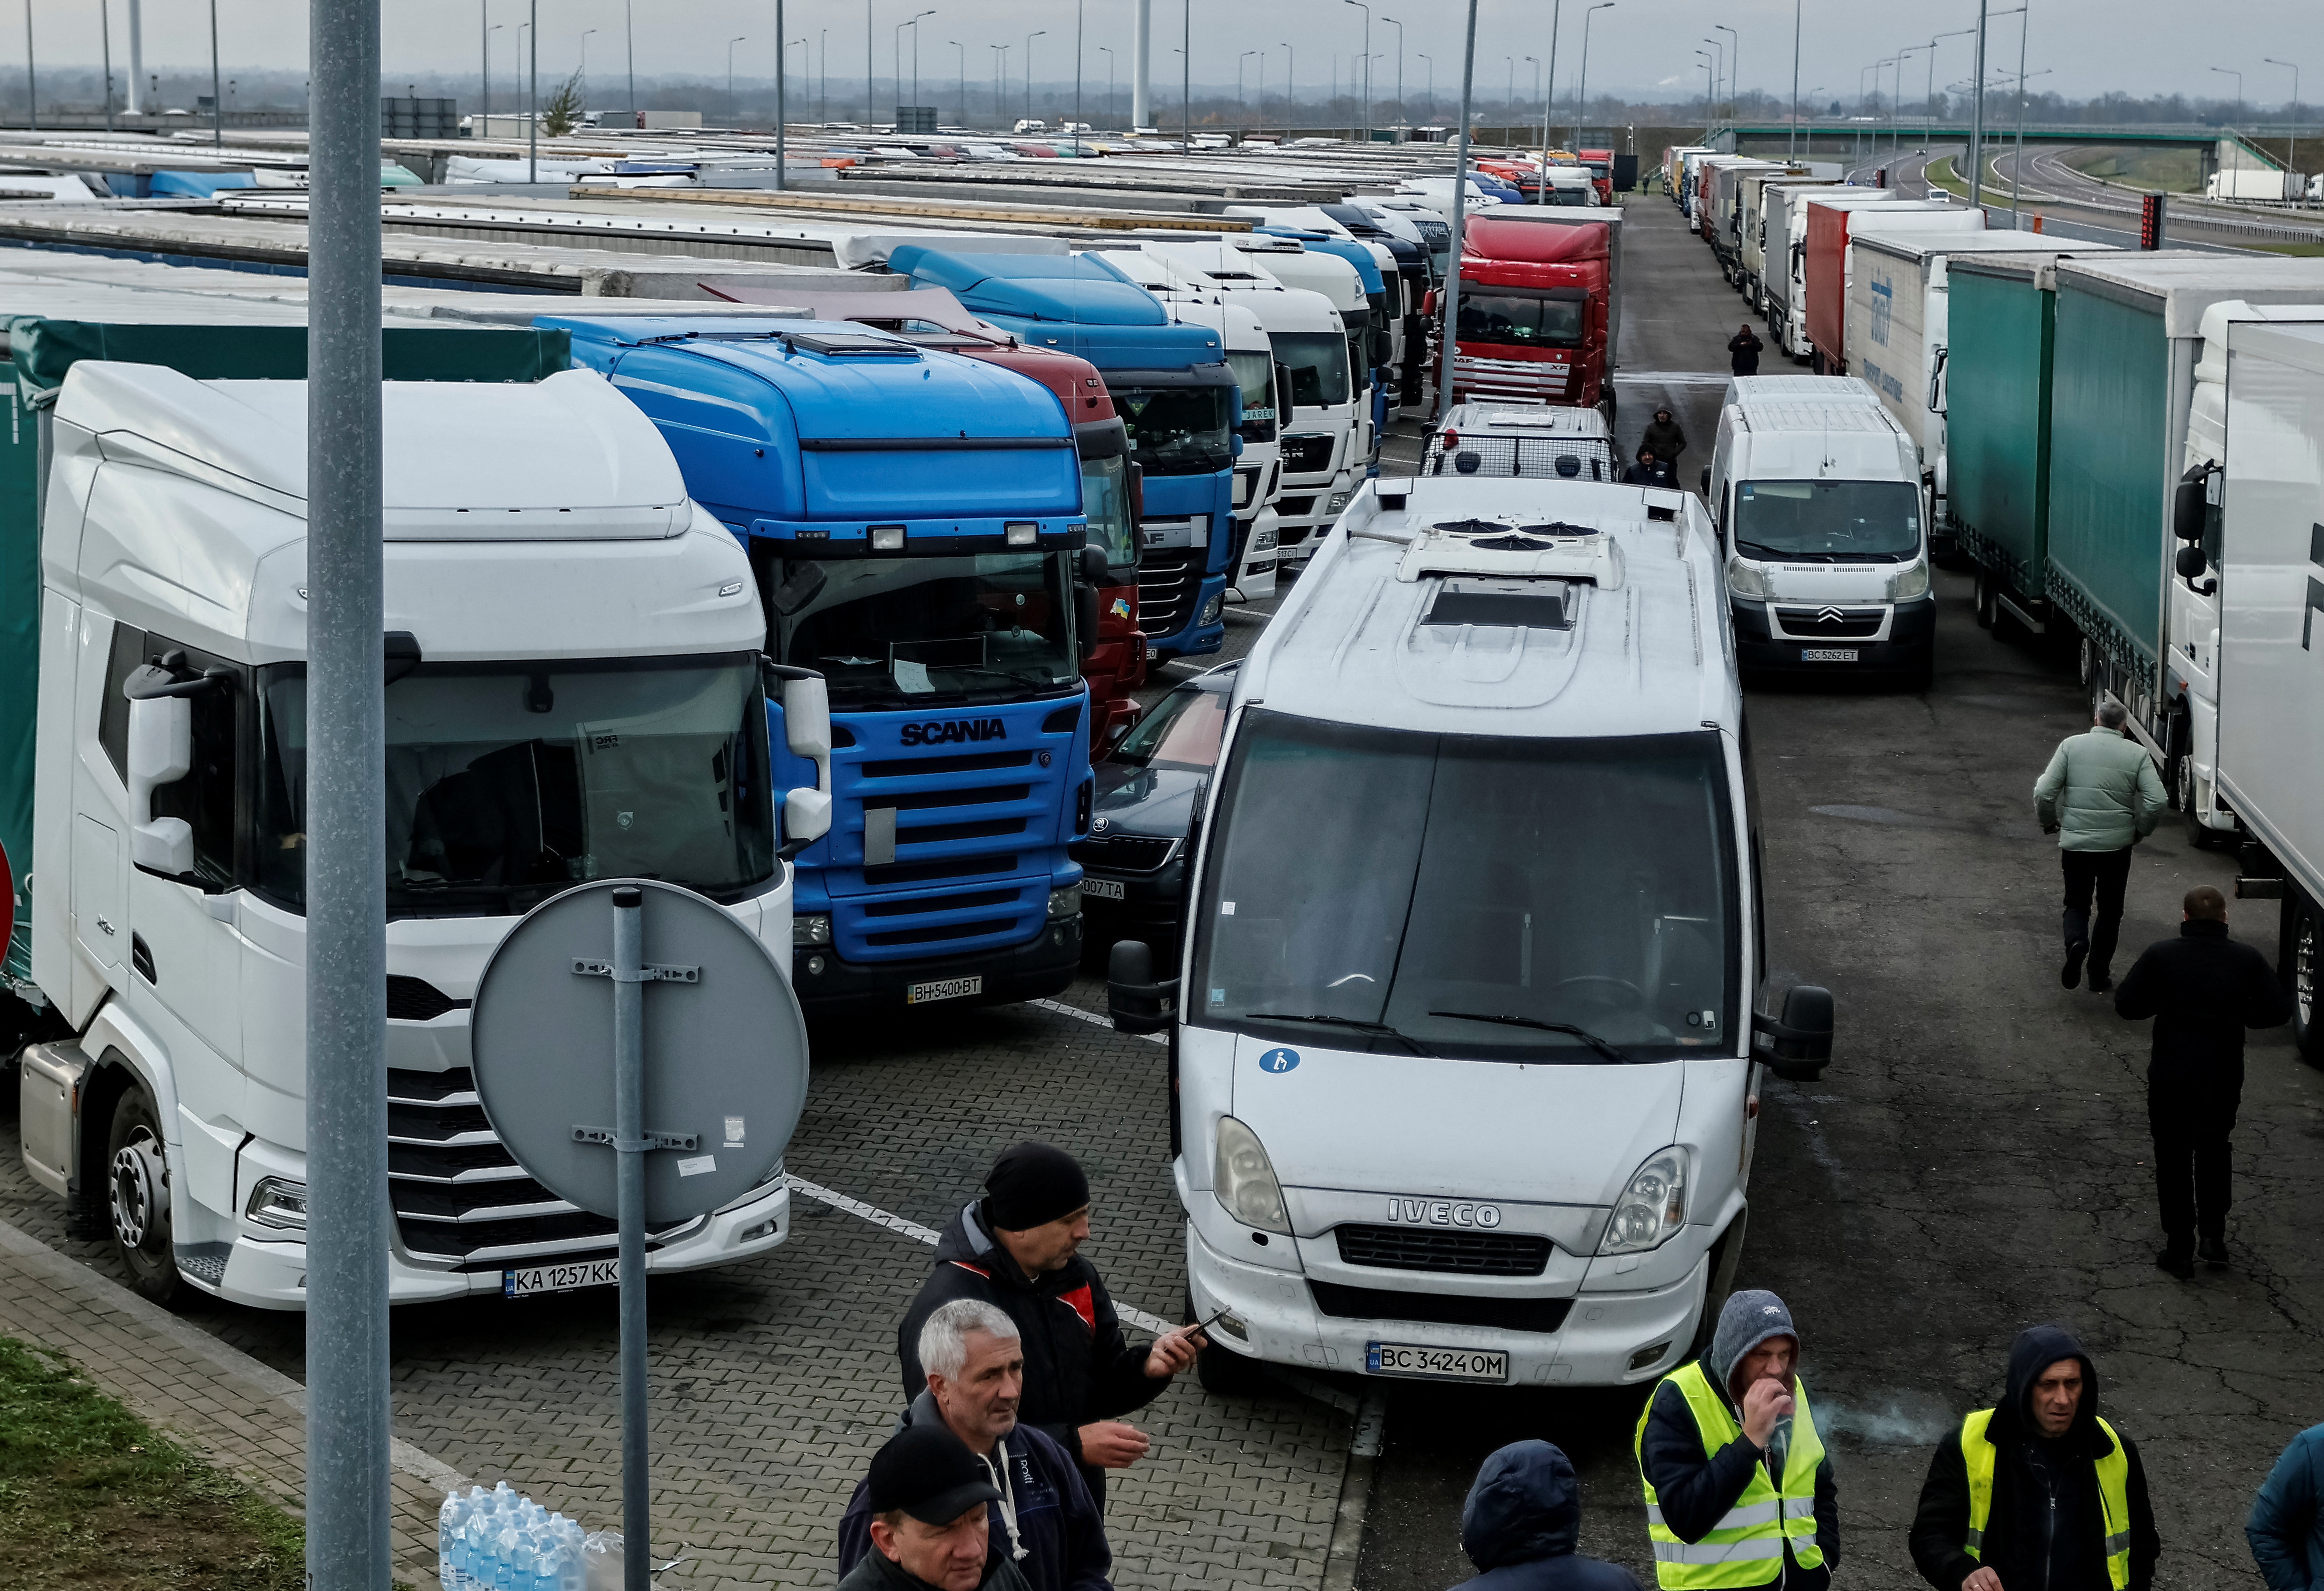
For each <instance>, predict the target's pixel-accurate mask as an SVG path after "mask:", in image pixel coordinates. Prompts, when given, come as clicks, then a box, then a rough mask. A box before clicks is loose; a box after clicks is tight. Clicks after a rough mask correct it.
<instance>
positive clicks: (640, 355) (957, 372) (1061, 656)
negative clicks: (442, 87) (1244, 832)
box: [543, 316, 1108, 1016]
mask: <svg viewBox="0 0 2324 1591" xmlns="http://www.w3.org/2000/svg"><path fill="white" fill-rule="evenodd" d="M543 324H550V325H555V326H558V327H559V328H564V329H566V330H568V331H570V332H571V333H572V335H573V354H574V358H575V359H576V361H577V362H579V363H582V364H585V365H588V366H589V367H590V368H592V369H595V370H600V371H603V372H604V374H605V375H606V376H607V377H608V378H609V379H610V380H611V381H612V382H613V384H614V386H615V387H616V388H617V389H618V390H619V391H620V392H622V393H625V394H626V395H627V396H628V397H629V398H630V399H631V401H632V402H634V403H636V404H637V405H638V407H639V408H640V409H641V410H642V411H644V412H645V413H646V415H647V416H648V417H649V418H650V419H651V420H652V421H654V423H655V425H656V426H658V427H659V430H660V431H661V434H662V435H663V436H664V437H665V438H666V439H668V440H669V445H670V449H671V451H672V452H673V453H675V454H676V455H677V458H678V467H679V468H681V469H682V470H683V471H684V472H685V475H686V480H687V486H688V488H689V489H690V490H691V491H692V492H693V493H694V495H695V496H696V498H697V499H698V500H700V501H701V503H702V504H703V505H704V506H705V508H707V509H708V510H709V511H710V513H713V514H715V515H716V516H717V518H718V519H719V521H721V522H722V523H724V524H725V525H726V527H727V528H728V530H729V531H731V532H733V535H734V537H735V539H736V540H737V541H739V542H740V543H741V544H742V546H743V547H744V548H745V549H746V550H747V551H748V552H749V555H750V563H751V569H752V574H753V576H754V577H755V581H756V587H757V589H758V592H759V595H760V597H761V600H762V601H763V603H764V605H765V617H766V624H767V630H768V651H769V655H770V656H772V657H773V658H774V659H775V660H776V661H778V662H779V663H782V664H784V665H785V666H788V667H791V668H802V669H809V670H813V671H816V672H817V673H819V674H821V675H822V676H823V677H824V678H825V680H828V682H829V684H828V689H829V696H830V701H831V712H832V723H833V726H834V734H835V740H836V741H837V745H836V747H835V750H834V751H833V753H832V757H831V790H832V799H833V802H834V810H833V814H832V820H831V828H830V832H829V833H828V834H827V835H825V837H823V838H822V839H820V840H819V841H818V842H817V843H816V844H815V845H812V846H808V847H807V849H805V850H803V851H802V852H800V853H799V856H798V892H797V896H796V900H795V906H796V911H797V915H796V917H795V918H794V920H793V933H792V956H791V977H792V986H793V987H794V988H795V989H797V990H798V996H799V1003H800V1004H801V1005H802V1006H804V1007H805V1008H806V1010H807V1013H808V1014H809V1015H810V1016H844V1015H856V1014H864V1013H881V1012H890V1011H897V1010H901V1009H904V1008H906V1007H918V1006H923V1005H928V1004H936V1003H938V1002H942V1001H954V1000H958V1001H966V1002H969V1003H971V1004H982V1003H989V1002H995V1001H1008V1000H1027V999H1037V998H1040V997H1042V996H1046V995H1048V994H1055V993H1056V992H1057V991H1058V990H1060V989H1062V988H1064V987H1065V985H1066V984H1068V983H1070V982H1071V981H1072V980H1073V977H1074V972H1075V970H1076V968H1077V967H1078V966H1079V964H1080V958H1081V928H1082V924H1081V893H1080V888H1079V884H1080V877H1081V869H1080V866H1079V865H1077V864H1076V863H1074V861H1073V860H1072V858H1071V857H1070V856H1068V855H1067V854H1066V846H1068V845H1070V844H1071V843H1072V842H1073V841H1074V839H1075V838H1077V837H1080V836H1081V835H1082V834H1083V833H1084V832H1086V831H1087V829H1088V827H1089V819H1090V809H1091V802H1092V801H1093V800H1094V791H1093V785H1092V782H1091V778H1090V772H1089V758H1090V740H1089V735H1090V726H1089V696H1088V689H1087V688H1086V687H1085V686H1084V684H1083V683H1082V678H1081V672H1080V646H1081V642H1080V637H1081V636H1083V635H1086V634H1093V633H1094V631H1095V624H1094V623H1093V620H1094V618H1095V616H1096V608H1097V589H1098V588H1099V587H1101V586H1102V585H1103V583H1104V580H1105V573H1104V570H1105V568H1106V564H1107V561H1108V560H1107V557H1106V554H1105V552H1104V551H1103V550H1102V549H1100V548H1095V547H1091V546H1089V545H1088V542H1087V528H1086V521H1085V519H1084V513H1083V511H1082V478H1081V468H1080V464H1079V461H1078V459H1077V458H1076V456H1075V449H1074V437H1073V433H1072V430H1071V428H1070V426H1069V425H1068V424H1067V422H1066V420H1065V412H1064V411H1063V409H1062V408H1061V406H1060V405H1059V404H1058V402H1057V401H1056V397H1055V395H1054V394H1053V393H1050V392H1049V391H1047V389H1045V388H1043V387H1042V386H1040V385H1039V384H1037V383H1035V382H1033V381H1031V380H1030V379H1028V378H1027V377H1024V376H1021V375H1017V374H1016V373H1014V372H1012V371H1010V370H1007V369H1004V368H1001V367H998V366H996V365H991V364H990V363H987V362H985V361H982V360H976V359H968V358H963V357H961V356H957V355H954V354H949V353H945V352H943V351H941V350H939V349H935V348H927V347H918V346H917V345H915V344H913V343H910V342H908V341H906V340H904V339H903V338H899V337H891V336H887V335H884V334H879V333H873V332H871V331H869V330H867V329H866V328H862V327H860V326H853V325H849V324H847V323H845V322H837V321H832V322H825V321H797V320H783V321H759V322H750V321H718V322H699V321H687V320H677V319H669V320H656V319H634V318H633V319H620V320H591V319H585V318H582V317H577V316H576V317H554V318H545V319H544V321H543ZM779 776H780V774H779Z"/></svg>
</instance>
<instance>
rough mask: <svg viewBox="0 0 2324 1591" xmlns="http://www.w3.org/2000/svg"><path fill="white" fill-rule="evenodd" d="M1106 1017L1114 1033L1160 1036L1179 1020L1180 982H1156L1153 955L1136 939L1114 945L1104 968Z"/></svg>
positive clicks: (1175, 980)
mask: <svg viewBox="0 0 2324 1591" xmlns="http://www.w3.org/2000/svg"><path fill="white" fill-rule="evenodd" d="M1105 1008H1106V1014H1107V1015H1109V1016H1111V1018H1112V1019H1113V1026H1114V1031H1116V1032H1122V1033H1158V1032H1160V1031H1163V1030H1164V1029H1166V1028H1167V1027H1168V1026H1169V1025H1170V1024H1171V1022H1174V1021H1175V1020H1176V1017H1177V1013H1178V980H1177V979H1176V978H1171V979H1168V980H1167V981H1166V982H1163V983H1158V984H1157V983H1156V982H1155V981H1154V951H1153V949H1152V948H1150V947H1148V946H1147V945H1145V944H1143V943H1141V942H1139V940H1136V939H1120V940H1117V941H1115V943H1114V947H1113V950H1112V953H1111V955H1110V956H1108V957H1107V958H1106V964H1105Z"/></svg>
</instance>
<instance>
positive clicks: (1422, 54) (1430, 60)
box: [1413, 50, 1436, 122]
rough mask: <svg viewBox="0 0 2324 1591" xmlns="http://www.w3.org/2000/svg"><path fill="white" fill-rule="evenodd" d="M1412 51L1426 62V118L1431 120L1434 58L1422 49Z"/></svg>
mask: <svg viewBox="0 0 2324 1591" xmlns="http://www.w3.org/2000/svg"><path fill="white" fill-rule="evenodd" d="M1413 53H1414V54H1415V55H1416V56H1418V57H1419V58H1420V59H1421V60H1425V61H1426V62H1427V63H1428V119H1429V120H1430V121H1432V122H1433V121H1434V120H1435V119H1436V58H1435V57H1434V56H1433V55H1430V54H1428V53H1426V52H1425V51H1418V50H1416V51H1413Z"/></svg>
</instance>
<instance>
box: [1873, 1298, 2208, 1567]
mask: <svg viewBox="0 0 2324 1591" xmlns="http://www.w3.org/2000/svg"><path fill="white" fill-rule="evenodd" d="M2061 1359H2077V1360H2080V1362H2081V1366H2082V1402H2081V1407H2080V1410H2078V1411H2076V1413H2075V1415H2074V1423H2073V1424H2072V1425H2070V1426H2069V1427H2068V1428H2067V1429H2066V1434H2065V1435H2063V1436H2061V1437H2057V1438H2045V1437H2043V1435H2042V1434H2041V1428H2040V1427H2039V1426H2038V1425H2036V1424H2035V1423H2034V1420H2033V1412H2032V1411H2031V1409H2030V1408H2029V1407H2028V1406H2027V1403H2026V1398H2027V1396H2028V1394H2029V1393H2031V1392H2032V1391H2033V1383H2034V1381H2035V1380H2036V1379H2037V1378H2038V1377H2039V1376H2040V1375H2041V1374H2042V1372H2043V1371H2044V1370H2046V1369H2048V1368H2049V1367H2050V1366H2051V1365H2052V1364H2056V1363H2057V1362H2058V1361H2059V1360H2061ZM1985 1435H1986V1440H1987V1441H1989V1442H1991V1443H1992V1444H1993V1446H1994V1447H1995V1448H1996V1449H1997V1452H1996V1454H1995V1463H1994V1474H1993V1512H1992V1513H1991V1515H1990V1517H1988V1518H1987V1521H1986V1523H1985V1547H1984V1551H1983V1553H1982V1556H1981V1559H1973V1558H1971V1557H1969V1553H1968V1552H1967V1551H1966V1550H1965V1549H1964V1543H1965V1542H1966V1541H1967V1540H1968V1536H1969V1466H1967V1465H1966V1464H1965V1463H1963V1462H1962V1459H1961V1444H1960V1428H1959V1427H1955V1428H1954V1429H1952V1430H1951V1431H1950V1432H1949V1433H1947V1435H1946V1437H1945V1439H1944V1441H1943V1442H1941V1443H1940V1444H1939V1445H1938V1448H1937V1451H1936V1454H1935V1456H1934V1457H1932V1458H1931V1459H1930V1460H1929V1477H1928V1479H1927V1480H1926V1481H1924V1482H1923V1483H1922V1485H1921V1506H1920V1511H1919V1512H1917V1513H1916V1514H1915V1515H1914V1519H1913V1534H1912V1549H1913V1562H1914V1566H1915V1567H1916V1568H1919V1569H1920V1571H1921V1577H1922V1578H1923V1579H1925V1580H1926V1581H1928V1582H1929V1584H1930V1585H1932V1586H1935V1587H1937V1591H1960V1584H1961V1582H1962V1581H1963V1580H1965V1579H1967V1578H1968V1577H1969V1575H1970V1574H1972V1573H1973V1572H1975V1570H1976V1569H1977V1568H1978V1565H1979V1563H1980V1561H1981V1562H1982V1563H1983V1565H1984V1566H1985V1567H1986V1568H1990V1569H1992V1570H1993V1571H1994V1573H1996V1574H1997V1575H1998V1576H2000V1577H2001V1586H2002V1591H2108V1584H2109V1582H2108V1581H2107V1568H2106V1544H2105V1536H2106V1525H2105V1513H2104V1510H2103V1509H2102V1508H2101V1507H2100V1505H2099V1503H2098V1464H2097V1461H2098V1459H2099V1458H2102V1457H2105V1456H2106V1455H2107V1454H2108V1453H2110V1452H2111V1451H2113V1447H2114V1445H2113V1443H2112V1442H2110V1441H2108V1440H2107V1434H2106V1432H2105V1431H2104V1430H2102V1429H2099V1426H2098V1366H2097V1365H2096V1364H2092V1363H2091V1361H2090V1356H2089V1355H2088V1354H2086V1353H2084V1352H2083V1351H2082V1345H2081V1344H2080V1343H2079V1342H2077V1341H2076V1340H2075V1339H2074V1337H2073V1335H2072V1334H2071V1333H2070V1332H2068V1331H2067V1330H2066V1329H2065V1328H2064V1327H2057V1326H2036V1327H2030V1328H2029V1329H2027V1330H2025V1331H2022V1332H2020V1333H2019V1334H2018V1336H2017V1340H2016V1341H2015V1343H2012V1344H2011V1345H2010V1347H2009V1380H2008V1386H2007V1389H2006V1392H2005V1394H2004V1396H2003V1398H2002V1401H2001V1402H2000V1403H1999V1404H1997V1406H1996V1407H1995V1409H1994V1411H1993V1419H1992V1420H1991V1422H1990V1423H1989V1424H1987V1427H1986V1433H1985ZM2122 1447H2123V1455H2124V1457H2126V1459H2127V1460H2128V1461H2129V1464H2130V1478H2129V1492H2130V1591H2146V1587H2147V1586H2150V1585H2152V1584H2153V1579H2154V1563H2155V1559H2159V1558H2160V1557H2162V1556H2163V1542H2162V1540H2161V1538H2160V1537H2158V1536H2157V1535H2156V1534H2155V1533H2154V1511H2153V1509H2152V1508H2151V1507H2149V1506H2148V1503H2147V1500H2146V1471H2145V1470H2144V1467H2143V1466H2141V1465H2140V1464H2139V1461H2138V1448H2137V1447H2136V1446H2135V1444H2133V1443H2132V1441H2131V1440H2130V1438H2128V1437H2124V1438H2123V1441H2122Z"/></svg>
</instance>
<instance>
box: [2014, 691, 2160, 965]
mask: <svg viewBox="0 0 2324 1591" xmlns="http://www.w3.org/2000/svg"><path fill="white" fill-rule="evenodd" d="M2127 717H2129V715H2128V714H2126V712H2124V710H2123V706H2122V704H2121V703H2120V702H2118V701H2109V702H2107V704H2106V705H2105V706H2104V707H2102V708H2098V716H2097V717H2095V718H2094V719H2092V720H2091V725H2090V728H2089V732H2088V733H2087V734H2082V735H2068V736H2067V737H2066V738H2065V739H2063V740H2061V741H2060V742H2059V743H2058V749H2057V751H2056V752H2055V753H2053V754H2052V755H2051V758H2050V765H2049V766H2048V767H2047V768H2044V769H2043V770H2042V777H2041V778H2039V779H2037V780H2035V781H2034V782H2033V815H2034V817H2035V818H2036V819H2039V820H2040V821H2041V824H2042V832H2043V834H2054V835H2056V836H2057V837H2058V861H2059V863H2060V865H2061V866H2062V867H2063V868H2064V869H2065V874H2066V913H2065V921H2064V928H2065V933H2066V965H2065V967H2064V968H2063V969H2062V970H2061V971H2060V973H2059V974H2058V981H2059V982H2060V983H2061V984H2063V985H2066V987H2068V988H2072V987H2073V986H2074V985H2076V984H2078V983H2080V982H2081V978H2082V958H2083V957H2086V956H2087V957H2089V963H2090V992H2091V993H2092V994H2105V993H2106V992H2107V990H2108V989H2110V988H2112V987H2114V979H2113V977H2112V976H2109V975H2110V971H2111V969H2112V967H2113V966H2114V945H2115V940H2116V938H2117V937H2118V936H2119V935H2120V934H2121V932H2122V893H2123V888H2124V886H2125V885H2126V884H2127V883H2129V882H2130V848H2131V846H2135V845H2136V844H2137V843H2138V842H2139V841H2140V840H2142V839H2144V838H2145V837H2147V836H2148V835H2150V834H2153V832H2154V825H2155V824H2156V823H2157V822H2158V821H2159V820H2160V819H2161V818H2162V816H2163V805H2164V797H2163V781H2162V779H2161V778H2160V777H2159V776H2158V775H2157V774H2156V773H2155V772H2154V761H2153V758H2151V757H2149V756H2148V755H2147V754H2146V751H2145V748H2144V747H2143V746H2141V745H2139V744H2138V742H2136V741H2135V740H2133V739H2131V738H2130V736H2128V735H2125V734H2124V733H2123V732H2122V726H2123V724H2124V722H2125V720H2126V718H2127ZM2093 892H2095V893H2096V894H2097V896H2098V921H2097V922H2096V923H2093V922H2091V920H2090V897H2091V894H2092V893H2093Z"/></svg>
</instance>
